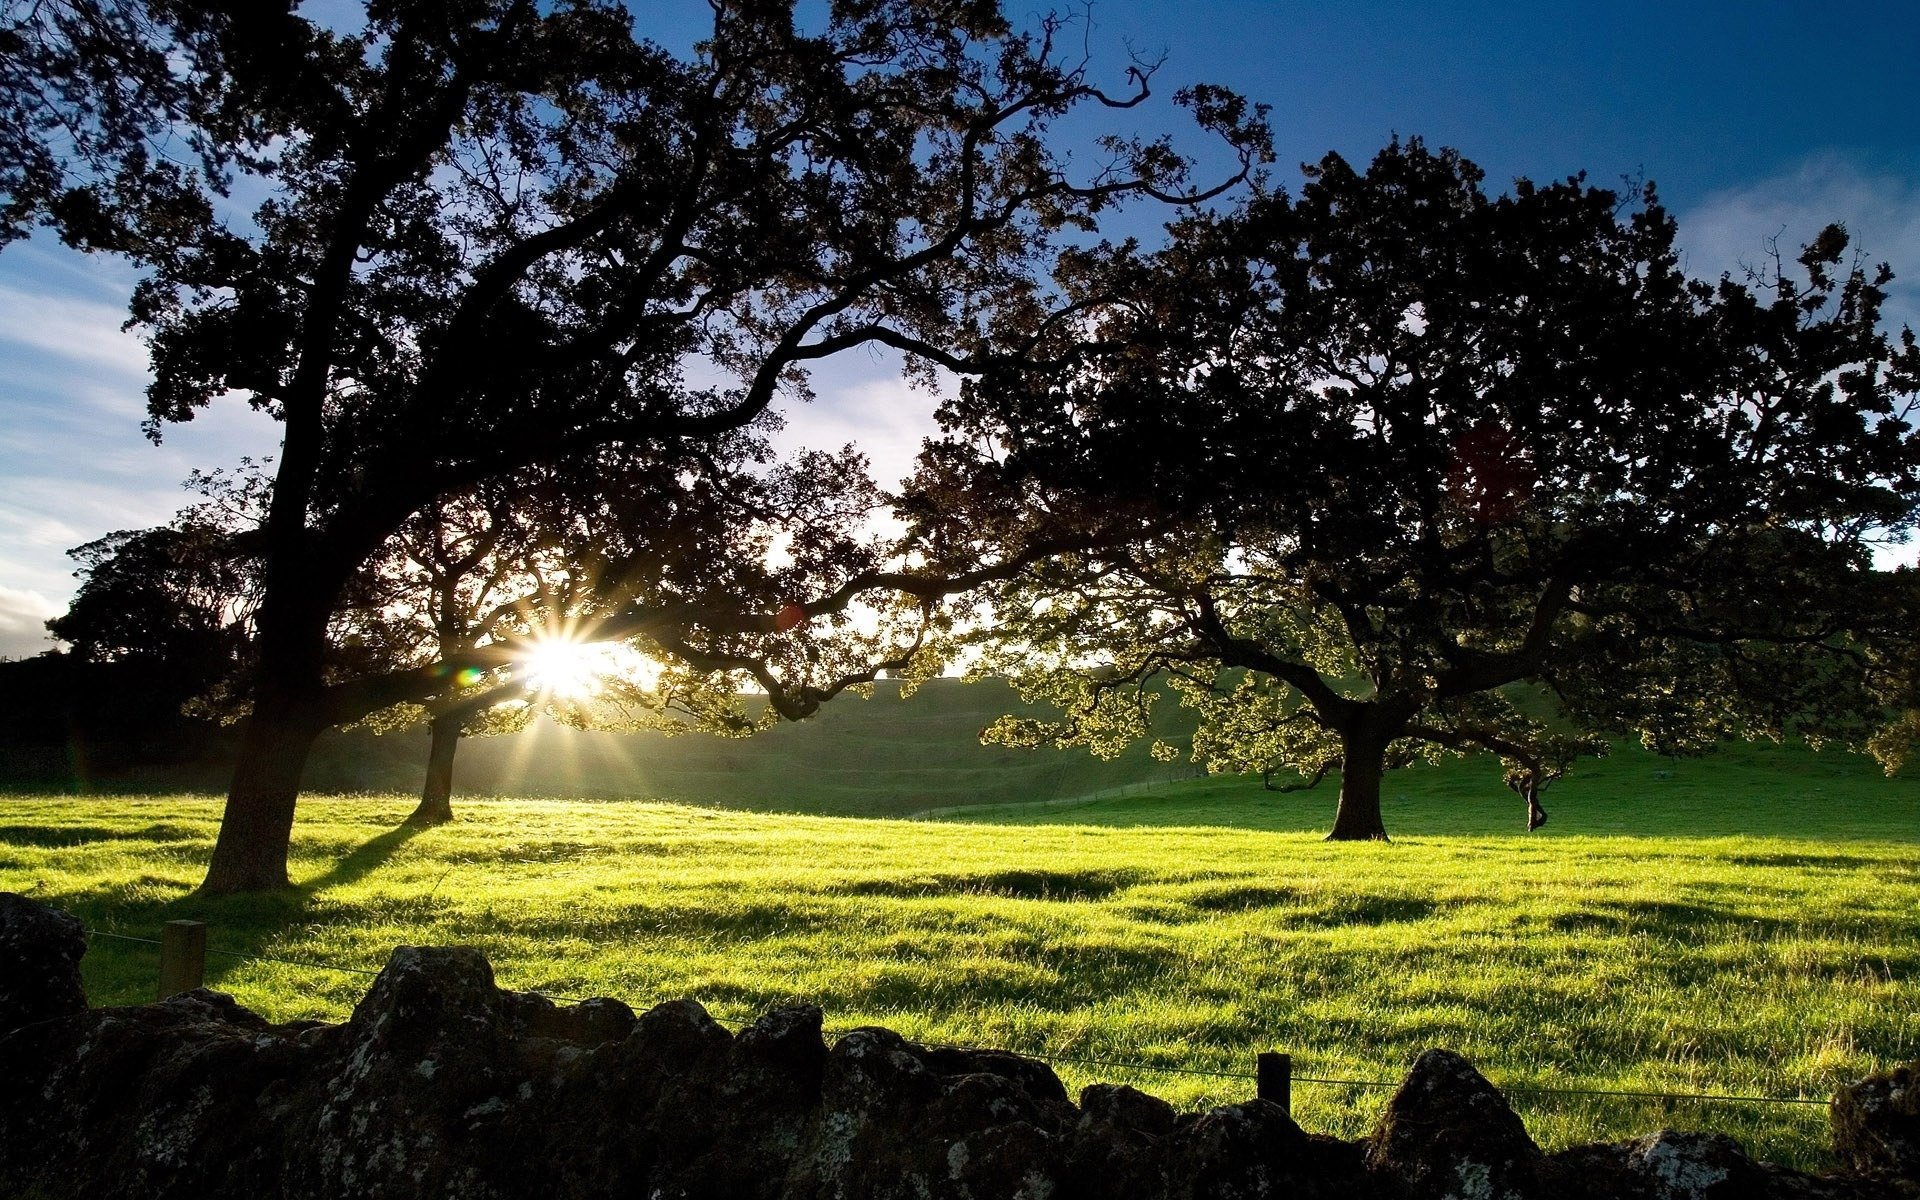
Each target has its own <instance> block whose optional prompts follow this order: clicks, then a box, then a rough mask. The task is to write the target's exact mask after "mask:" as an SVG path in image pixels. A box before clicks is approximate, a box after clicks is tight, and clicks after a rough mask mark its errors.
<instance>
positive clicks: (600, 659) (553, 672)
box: [521, 638, 613, 700]
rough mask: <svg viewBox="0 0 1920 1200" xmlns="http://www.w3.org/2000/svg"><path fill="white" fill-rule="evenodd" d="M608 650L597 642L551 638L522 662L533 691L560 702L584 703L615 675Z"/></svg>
mask: <svg viewBox="0 0 1920 1200" xmlns="http://www.w3.org/2000/svg"><path fill="white" fill-rule="evenodd" d="M609 649H610V648H609V647H608V646H606V645H603V644H601V643H597V642H571V641H568V640H566V639H565V638H549V639H546V640H543V641H539V642H535V643H534V644H533V646H532V647H531V648H529V649H528V650H527V652H526V654H525V656H524V657H523V658H522V660H521V663H522V666H523V668H524V669H525V670H526V672H527V675H528V679H529V682H530V683H531V684H532V686H533V690H534V691H536V692H539V693H540V694H541V695H543V696H552V697H555V698H557V699H561V700H585V699H588V698H590V697H592V696H594V695H596V694H598V693H599V691H600V689H601V684H602V681H603V680H605V679H606V677H607V676H608V675H609V674H611V673H612V672H613V662H612V659H611V657H610V655H609Z"/></svg>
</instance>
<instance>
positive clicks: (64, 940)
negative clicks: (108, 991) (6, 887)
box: [0, 892, 87, 1035]
mask: <svg viewBox="0 0 1920 1200" xmlns="http://www.w3.org/2000/svg"><path fill="white" fill-rule="evenodd" d="M86 952H87V941H86V938H85V936H83V934H82V932H81V925H80V922H79V921H78V920H77V919H76V918H74V917H73V916H72V915H70V914H68V913H63V912H61V911H60V910H59V909H57V908H48V907H47V906H46V905H44V904H38V903H35V902H34V901H32V900H29V899H27V898H26V897H25V896H22V895H20V894H19V893H18V892H0V1035H4V1034H7V1033H11V1032H12V1031H13V1030H15V1029H18V1028H20V1027H21V1026H22V1025H31V1024H32V1023H34V1022H35V1021H48V1020H52V1019H53V1018H55V1017H64V1016H67V1015H69V1014H72V1013H77V1012H85V1011H86V1007H87V993H86V991H85V989H83V988H82V987H81V986H80V957H81V955H83V954H85V953H86Z"/></svg>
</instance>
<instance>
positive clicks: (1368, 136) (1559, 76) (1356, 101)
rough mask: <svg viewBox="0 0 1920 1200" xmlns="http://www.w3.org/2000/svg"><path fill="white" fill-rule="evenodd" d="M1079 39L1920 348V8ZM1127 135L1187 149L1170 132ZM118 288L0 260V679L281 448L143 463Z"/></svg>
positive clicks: (880, 439)
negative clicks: (1627, 185) (1595, 208)
mask: <svg viewBox="0 0 1920 1200" xmlns="http://www.w3.org/2000/svg"><path fill="white" fill-rule="evenodd" d="M326 7H327V9H328V10H333V11H338V10H342V9H345V8H346V7H347V4H346V0H328V3H327V5H326ZM634 7H635V9H636V11H639V12H640V13H642V17H641V27H642V29H643V30H644V31H647V32H649V33H650V34H651V35H652V36H655V37H657V38H658V40H661V41H662V42H665V43H666V44H668V45H673V46H684V45H686V44H688V43H689V42H690V41H691V39H692V38H694V37H695V36H697V35H698V31H699V29H700V22H701V20H702V17H703V15H704V14H705V12H706V5H705V3H704V2H703V0H658V2H656V3H652V4H639V5H635V6H634ZM1041 8H1042V6H1040V5H1038V4H1028V3H1024V2H1022V0H1014V3H1012V4H1010V5H1009V9H1008V10H1009V12H1010V13H1011V14H1012V15H1013V16H1014V18H1015V19H1016V20H1019V19H1026V18H1029V17H1031V16H1032V15H1034V14H1037V13H1038V12H1039V11H1041ZM1085 38H1086V45H1087V47H1088V49H1089V50H1090V51H1091V54H1092V67H1093V71H1094V74H1095V77H1096V78H1099V77H1101V73H1102V72H1103V71H1105V73H1106V77H1108V78H1111V79H1112V80H1113V81H1114V82H1115V84H1116V85H1118V84H1119V83H1120V82H1121V76H1122V74H1123V73H1124V68H1125V63H1126V55H1127V48H1128V47H1129V46H1131V47H1132V48H1133V50H1134V51H1135V52H1137V53H1141V54H1144V55H1146V56H1148V57H1150V58H1158V57H1160V56H1161V55H1162V54H1164V55H1165V65H1164V66H1163V67H1162V68H1161V71H1160V74H1159V75H1158V77H1156V80H1155V89H1156V91H1158V92H1159V93H1160V94H1161V96H1162V97H1163V98H1164V97H1165V96H1168V95H1170V94H1171V92H1172V91H1173V90H1174V88H1176V87H1177V86H1179V85H1180V84H1183V83H1187V82H1192V81H1196V80H1208V81H1214V82H1220V83H1224V84H1227V85H1229V86H1232V87H1235V88H1238V89H1239V90H1241V91H1243V92H1245V93H1246V94H1247V95H1249V96H1251V97H1253V98H1255V99H1258V100H1262V101H1264V102H1266V103H1269V104H1271V105H1272V106H1273V117H1274V123H1275V126H1276V128H1277V131H1278V135H1279V137H1278V146H1279V150H1280V159H1281V161H1280V164H1279V167H1278V169H1277V178H1279V179H1280V180H1282V181H1283V182H1290V181H1291V180H1292V179H1293V178H1295V177H1296V176H1295V172H1294V169H1293V167H1294V164H1297V163H1299V162H1300V161H1303V160H1311V159H1317V158H1318V157H1320V156H1321V155H1322V154H1324V153H1325V152H1326V151H1328V150H1337V151H1339V152H1341V153H1342V154H1345V155H1347V156H1348V157H1350V158H1354V159H1364V158H1365V157H1367V156H1368V155H1370V154H1371V153H1372V152H1373V151H1374V150H1375V149H1377V148H1378V147H1379V146H1380V145H1381V144H1382V143H1383V142H1384V141H1385V140H1386V139H1387V138H1388V137H1389V136H1390V135H1392V134H1395V133H1398V134H1401V135H1403V136H1408V135H1420V136H1423V137H1425V138H1426V139H1427V140H1428V141H1429V142H1430V143H1433V144H1438V145H1450V146H1455V147H1457V148H1458V149H1460V150H1461V151H1462V152H1463V153H1465V154H1466V155H1467V156H1468V157H1470V158H1472V159H1474V160H1475V161H1477V162H1479V163H1480V164H1481V166H1483V167H1484V168H1486V170H1487V173H1488V178H1489V186H1490V187H1494V188H1501V187H1504V186H1506V184H1507V183H1508V182H1509V181H1510V180H1511V179H1512V178H1514V177H1515V176H1519V175H1526V176H1531V177H1533V178H1536V179H1546V178H1555V177H1559V176H1564V175H1567V174H1571V173H1573V172H1576V171H1581V170H1584V171H1586V172H1587V173H1588V175H1589V176H1590V177H1591V178H1593V179H1594V180H1596V181H1598V182H1612V181H1615V180H1618V179H1619V178H1621V177H1623V176H1628V177H1641V176H1644V177H1646V178H1649V179H1652V180H1654V181H1655V182H1656V183H1657V184H1658V185H1659V188H1660V191H1661V194H1662V196H1663V198H1664V200H1665V201H1666V203H1667V205H1668V206H1669V207H1670V208H1672V209H1673V210H1674V211H1675V212H1676V213H1677V214H1678V215H1679V217H1680V222H1681V235H1682V241H1683V243H1684V245H1685V246H1686V248H1687V253H1688V265H1689V268H1690V269H1691V270H1693V271H1694V272H1695V273H1697V274H1700V275H1704V276H1713V275H1717V274H1719V273H1720V272H1721V271H1723V270H1729V269H1737V268H1738V266H1739V265H1740V264H1741V263H1742V262H1746V261H1753V260H1755V259H1757V258H1758V257H1759V256H1760V255H1761V254H1762V253H1763V252H1764V251H1765V248H1766V240H1767V239H1768V238H1770V237H1776V236H1777V237H1779V238H1780V240H1781V243H1782V244H1783V245H1787V246H1793V245H1797V244H1798V242H1800V241H1802V240H1804V239H1806V238H1807V237H1810V236H1811V235H1812V234H1813V233H1814V232H1815V231H1817V230H1818V229H1819V228H1820V227H1821V226H1822V225H1823V224H1825V223H1826V222H1828V221H1834V220H1837V221H1842V222H1844V223H1846V224H1847V225H1848V227H1849V229H1850V230H1851V231H1852V232H1853V233H1854V235H1855V237H1856V240H1857V241H1858V242H1859V243H1860V244H1862V245H1864V246H1865V247H1866V249H1867V250H1868V251H1869V252H1870V253H1871V254H1872V255H1873V256H1874V257H1875V258H1876V259H1884V260H1887V261H1890V262H1892V263H1893V265H1894V267H1895V269H1896V271H1900V272H1901V273H1902V275H1903V278H1902V279H1901V280H1900V281H1899V282H1898V283H1897V284H1896V290H1895V295H1894V309H1895V315H1896V317H1897V319H1898V320H1900V321H1905V322H1912V323H1915V324H1916V325H1920V132H1917V130H1920V125H1917V124H1916V116H1917V115H1920V71H1917V70H1916V67H1915V64H1916V63H1920V4H1914V3H1910V2H1908V0H1883V2H1882V3H1827V4H1823V5H1818V6H1816V5H1813V4H1811V3H1803V2H1794V3H1788V2H1785V0H1746V2H1744V3H1719V2H1714V3H1697V2H1696V3H1672V2H1668V3H1660V4H1651V3H1612V4H1606V5H1599V4H1572V3H1569V4H1559V5H1550V4H1540V3H1537V2H1535V3H1524V4H1523V3H1498V4H1495V3H1427V4H1413V3H1393V4H1389V3H1374V2H1368V0H1348V2H1346V3H1339V4H1326V3H1321V4H1306V3H1251V2H1244V0H1243V2H1238V3H1217V4H1168V3H1147V2H1145V0H1100V2H1099V3H1098V4H1096V5H1095V6H1094V8H1093V9H1092V14H1091V29H1090V31H1086V32H1085ZM1132 119H1133V120H1134V121H1135V123H1136V126H1137V127H1138V128H1139V129H1141V130H1142V131H1145V132H1156V131H1159V130H1161V129H1165V130H1171V131H1177V130H1178V128H1179V127H1178V124H1177V122H1176V121H1175V119H1174V118H1173V116H1172V114H1171V112H1170V109H1169V108H1168V107H1167V106H1165V105H1161V106H1159V107H1157V108H1156V109H1154V110H1153V111H1152V112H1149V113H1146V114H1144V115H1143V116H1140V117H1138V118H1132ZM1072 128H1073V129H1074V130H1077V131H1086V130H1091V129H1093V128H1095V126H1094V125H1091V124H1088V123H1086V122H1079V121H1076V122H1075V123H1074V124H1073V126H1072ZM133 279H134V276H133V274H132V273H131V272H130V271H129V270H128V269H127V268H126V266H125V265H124V264H120V263H116V262H113V261H110V260H102V259H86V258H82V257H80V256H77V255H74V254H71V253H69V252H66V251H64V250H62V249H61V248H60V247H59V246H58V245H57V244H56V243H54V242H53V241H52V239H50V238H45V237H41V238H36V239H35V240H33V241H31V242H29V243H26V244H24V245H16V246H15V247H13V248H11V249H9V250H7V251H6V252H5V253H4V254H0V656H18V655H26V654H33V653H37V652H38V651H40V650H42V649H46V648H48V646H49V645H50V644H51V643H50V642H48V641H47V639H46V636H45V633H44V630H43V629H42V628H41V623H42V622H43V621H44V620H45V619H46V618H47V617H49V616H53V615H55V614H57V613H58V612H60V611H62V610H63V609H64V608H65V605H66V602H67V600H68V598H69V596H70V595H71V592H72V588H73V579H72V576H71V570H72V564H71V562H70V561H69V560H68V559H67V558H66V556H65V551H66V550H67V549H68V548H69V547H72V546H75V545H78V544H80V543H82V542H85V541H89V540H91V539H93V538H96V537H99V536H101V535H102V534H105V533H108V532H110V531H112V530H115V529H124V528H137V527H141V526H145V525H151V524H155V523H157V522H160V521H163V520H165V519H166V518H167V517H168V516H169V515H171V514H172V513H173V511H174V510H175V509H177V508H179V507H180V506H181V505H182V504H183V503H185V502H186V501H187V500H188V499H189V497H188V496H187V494H186V493H185V492H183V491H182V490H181V482H182V481H183V480H184V479H185V478H186V476H187V474H188V472H189V471H191V470H192V469H194V468H196V467H198V468H203V469H207V468H213V467H218V466H225V465H231V464H232V463H233V462H234V461H235V460H236V459H237V458H238V457H239V456H240V455H242V454H255V455H258V454H263V453H266V454H271V453H273V452H274V446H275V442H276V440H277V439H276V434H275V428H274V426H273V424H272V423H271V422H270V421H267V420H265V419H264V418H261V417H259V416H258V415H257V414H254V413H252V412H250V411H249V410H248V409H247V408H246V406H245V405H244V404H243V403H239V402H231V403H228V404H226V405H222V406H216V407H215V408H214V409H213V410H212V411H211V412H209V413H207V414H204V415H203V416H201V417H200V418H199V419H198V420H196V421H194V422H192V423H191V424H189V425H185V426H178V427H173V428H170V429H169V430H168V431H167V434H166V440H165V441H164V442H163V443H162V444H161V445H159V446H153V445H151V444H149V443H147V442H146V441H145V440H144V439H143V438H142V436H141V434H140V429H139V425H140V418H141V413H142V399H141V389H142V387H143V383H144V379H145V376H146V363H145V353H144V350H143V348H142V346H141V344H140V342H139V339H138V337H137V335H135V334H129V333H124V332H122V331H121V330H120V328H119V327H120V325H121V323H122V321H123V320H124V319H125V317H124V313H125V304H126V298H127V293H128V289H129V288H130V286H131V284H132V281H133ZM817 381H818V384H819V388H820V393H821V399H820V401H819V403H817V404H816V405H814V406H812V407H810V408H808V409H806V410H803V411H801V412H797V413H793V414H791V416H790V424H789V430H788V433H787V435H786V440H788V441H789V442H791V443H795V444H801V443H804V444H809V445H819V446H838V445H839V444H841V443H842V442H845V441H849V440H851V441H857V442H859V443H860V444H861V445H862V446H863V447H865V448H866V449H867V450H868V452H869V454H870V455H871V456H872V457H873V458H874V459H875V460H876V463H877V464H878V465H879V467H880V468H881V470H882V472H883V473H884V474H887V475H890V476H892V475H897V474H898V472H899V471H900V470H901V469H903V468H904V465H905V463H906V461H907V459H908V458H910V456H911V454H912V451H913V449H914V447H915V446H916V445H917V442H918V438H919V437H920V435H921V432H922V431H923V430H925V429H927V428H928V427H929V420H928V413H929V410H930V408H931V401H930V400H929V399H927V398H926V397H924V396H917V395H914V394H911V393H909V392H907V391H906V390H905V389H904V388H902V387H901V386H900V385H899V384H898V382H897V381H896V380H895V379H894V377H893V374H892V372H891V369H890V367H889V364H888V362H887V361H886V360H885V359H883V358H878V357H875V356H868V355H861V356H856V357H854V358H852V359H850V360H848V361H846V362H843V363H837V364H834V365H833V366H832V367H831V368H829V369H827V370H824V371H822V372H821V373H820V374H819V375H818V376H817ZM1914 558H1915V553H1914V548H1913V547H1912V546H1906V547H1899V548H1897V549H1895V550H1893V551H1892V552H1890V553H1889V554H1888V555H1887V560H1888V561H1900V562H1912V561H1914Z"/></svg>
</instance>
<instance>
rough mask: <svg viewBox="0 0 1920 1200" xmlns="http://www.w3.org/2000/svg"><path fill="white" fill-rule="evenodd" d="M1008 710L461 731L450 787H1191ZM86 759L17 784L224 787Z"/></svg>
mask: <svg viewBox="0 0 1920 1200" xmlns="http://www.w3.org/2000/svg"><path fill="white" fill-rule="evenodd" d="M1018 708H1020V703H1019V697H1017V696H1015V695H1014V694H1013V692H1012V691H1010V690H1009V689H1008V688H1007V687H1006V686H1005V685H1004V684H1000V683H994V682H988V683H980V684H964V683H962V682H960V681H959V680H957V679H936V680H932V681H931V682H929V683H928V684H927V685H926V686H924V687H922V688H921V689H920V691H919V692H918V693H917V694H916V695H914V696H913V697H912V698H911V699H909V700H904V701H903V700H902V699H901V698H900V692H899V685H898V684H897V683H893V682H889V681H882V682H881V683H879V684H877V685H876V686H875V693H874V696H873V698H872V699H870V700H862V699H860V698H858V697H855V696H843V697H840V698H839V699H836V700H835V701H834V702H833V703H831V704H828V705H826V706H825V707H824V708H822V709H821V711H820V713H819V714H818V715H817V716H815V717H813V718H811V719H809V720H806V721H801V722H798V723H796V724H782V725H779V726H776V727H774V728H772V729H769V730H766V731H765V732H762V733H759V734H756V735H754V736H753V737H750V738H721V737H715V736H712V735H709V734H687V735H683V736H679V737H667V736H665V735H662V734H657V733H637V734H615V733H583V732H580V731H579V730H574V729H569V728H566V727H563V726H559V725H554V724H550V723H547V722H541V723H538V724H536V725H535V726H534V727H533V728H531V729H529V730H527V731H526V732H524V733H521V734H515V735H512V736H507V737H495V738H468V739H466V740H464V741H462V742H461V745H460V753H459V757H458V760H457V761H456V763H455V766H454V790H455V793H456V796H458V795H475V796H556V797H558V796H565V797H575V798H584V799H616V798H628V797H646V798H650V799H662V800H676V801H682V802H686V803H692V804H712V805H721V806H725V807H729V808H745V809H762V810H780V811H787V812H819V813H838V814H843V815H849V816H903V815H906V814H909V813H914V812H919V811H921V810H924V809H929V808H937V807H942V806H949V805H964V804H980V803H999V802H1010V801H1028V800H1050V799H1054V798H1057V797H1063V796H1066V797H1077V796H1085V795H1087V794H1089V793H1098V792H1107V791H1112V790H1114V789H1118V788H1125V787H1130V786H1136V785H1141V784H1150V783H1163V782H1166V781H1169V780H1175V779H1185V778H1191V777H1192V776H1193V775H1194V774H1195V770H1194V768H1193V767H1192V766H1191V765H1188V764H1184V763H1176V764H1168V763H1159V762H1155V761H1154V760H1153V759H1152V758H1151V757H1150V756H1149V755H1148V753H1147V748H1146V747H1145V746H1144V745H1143V746H1136V747H1134V748H1133V749H1131V750H1130V751H1129V752H1128V753H1126V754H1124V755H1122V756H1121V757H1120V758H1118V759H1115V760H1113V761H1111V762H1102V761H1101V760H1099V759H1096V758H1094V757H1093V756H1091V755H1089V754H1088V753H1087V752H1086V751H1084V750H1071V751H1061V750H1038V751H1025V750H1012V749H1008V748H1006V747H1001V746H982V745H981V744H980V730H981V729H982V728H984V727H985V726H986V725H987V724H989V723H990V722H992V721H993V719H994V718H996V717H998V716H1000V715H1001V714H1002V713H1006V712H1009V711H1012V710H1015V709H1018ZM1162 710H1163V711H1164V712H1165V713H1166V714H1167V717H1168V723H1167V732H1168V735H1169V736H1170V737H1173V738H1175V739H1176V740H1178V739H1180V738H1182V737H1183V736H1185V735H1186V734H1187V733H1189V732H1190V730H1191V728H1192V725H1191V720H1190V719H1189V720H1187V721H1186V722H1185V723H1184V724H1183V723H1182V720H1181V718H1182V717H1190V714H1187V713H1184V712H1182V711H1180V710H1179V709H1178V708H1177V707H1176V706H1175V705H1174V704H1173V702H1172V701H1171V700H1169V701H1168V702H1167V703H1166V704H1165V705H1163V706H1162ZM426 755H427V742H426V735H425V733H424V731H421V730H410V731H407V732H403V733H397V734H389V735H386V736H375V735H373V734H370V733H367V732H364V731H354V732H348V733H343V734H331V735H328V736H326V737H324V738H323V739H321V742H320V744H319V745H318V746H317V747H316V749H315V753H314V756H313V759H312V761H311V765H310V767H309V769H308V772H307V788H308V790H309V791H313V792H405V791H408V790H411V789H413V788H417V787H418V786H419V785H420V778H421V772H422V770H423V768H424V764H425V761H426ZM85 760H86V756H85V754H84V751H81V752H79V753H77V754H75V755H72V756H67V757H63V758H61V759H60V761H56V762H51V763H49V764H47V765H46V766H45V767H44V768H43V769H41V770H39V771H33V772H23V771H18V770H16V771H14V772H12V773H11V774H12V775H13V776H14V787H13V789H12V790H16V791H31V792H47V791H73V792H99V793H108V794H140V793H154V792H171V791H195V792H207V791H223V790H224V789H225V786H226V774H225V770H224V767H223V766H222V765H221V764H219V763H215V762H207V763H199V764H192V765H188V766H177V767H168V768H153V767H148V768H143V769H139V770H123V771H94V770H89V769H88V767H87V764H86V761H85Z"/></svg>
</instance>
